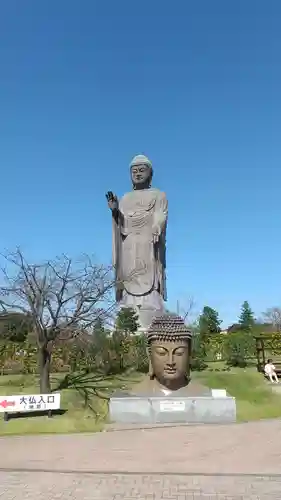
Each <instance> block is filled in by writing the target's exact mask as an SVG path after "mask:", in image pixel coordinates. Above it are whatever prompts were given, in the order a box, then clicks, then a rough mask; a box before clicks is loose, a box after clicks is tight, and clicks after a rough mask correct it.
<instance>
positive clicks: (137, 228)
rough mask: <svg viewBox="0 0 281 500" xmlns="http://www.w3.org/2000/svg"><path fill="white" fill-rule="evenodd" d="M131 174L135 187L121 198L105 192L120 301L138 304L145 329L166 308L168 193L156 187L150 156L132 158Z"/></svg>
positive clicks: (136, 309) (118, 298) (142, 326)
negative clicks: (154, 185) (109, 213)
mask: <svg viewBox="0 0 281 500" xmlns="http://www.w3.org/2000/svg"><path fill="white" fill-rule="evenodd" d="M130 174H131V181H132V187H133V189H132V190H131V191H130V192H128V193H126V194H125V195H124V196H123V197H122V198H121V199H120V200H118V198H117V196H116V195H115V194H113V192H112V191H108V193H107V194H106V198H107V201H108V206H109V208H110V209H111V212H112V224H113V238H112V259H113V267H114V269H115V278H116V300H117V303H118V304H119V306H120V307H131V308H133V309H135V311H136V312H137V313H138V316H139V323H140V327H141V329H142V331H144V332H146V331H147V329H148V327H149V326H150V324H151V321H152V320H153V318H154V317H155V316H161V315H162V314H163V312H164V304H163V301H165V300H166V226H167V217H168V202H167V198H166V195H165V193H163V192H162V191H160V190H159V189H157V188H154V187H151V183H152V176H153V169H152V164H151V162H150V160H149V159H148V158H147V157H146V156H144V155H137V156H135V157H134V158H133V160H132V161H131V164H130Z"/></svg>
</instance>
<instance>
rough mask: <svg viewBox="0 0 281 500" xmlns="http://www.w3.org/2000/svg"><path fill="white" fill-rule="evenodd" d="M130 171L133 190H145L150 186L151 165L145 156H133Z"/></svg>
mask: <svg viewBox="0 0 281 500" xmlns="http://www.w3.org/2000/svg"><path fill="white" fill-rule="evenodd" d="M130 169H131V179H132V184H133V187H134V189H147V188H149V187H150V186H151V181H152V175H153V170H152V163H151V161H150V160H149V159H148V158H147V157H146V156H144V155H137V156H135V157H134V158H133V159H132V161H131V164H130Z"/></svg>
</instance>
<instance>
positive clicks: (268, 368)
mask: <svg viewBox="0 0 281 500" xmlns="http://www.w3.org/2000/svg"><path fill="white" fill-rule="evenodd" d="M264 373H265V374H266V375H268V377H269V380H270V382H272V383H273V382H276V383H277V384H278V377H277V375H276V372H275V366H274V364H273V363H272V359H268V360H267V363H266V365H265V367H264ZM273 379H274V380H273Z"/></svg>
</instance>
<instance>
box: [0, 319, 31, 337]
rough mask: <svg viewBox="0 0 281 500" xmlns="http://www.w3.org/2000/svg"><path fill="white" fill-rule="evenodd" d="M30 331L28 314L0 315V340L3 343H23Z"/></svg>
mask: <svg viewBox="0 0 281 500" xmlns="http://www.w3.org/2000/svg"><path fill="white" fill-rule="evenodd" d="M32 329H33V323H32V318H31V316H29V315H28V314H24V313H20V312H7V313H2V314H0V338H1V339H3V340H4V341H7V340H8V341H10V342H16V343H22V342H25V341H26V338H27V335H28V334H29V333H30V332H32Z"/></svg>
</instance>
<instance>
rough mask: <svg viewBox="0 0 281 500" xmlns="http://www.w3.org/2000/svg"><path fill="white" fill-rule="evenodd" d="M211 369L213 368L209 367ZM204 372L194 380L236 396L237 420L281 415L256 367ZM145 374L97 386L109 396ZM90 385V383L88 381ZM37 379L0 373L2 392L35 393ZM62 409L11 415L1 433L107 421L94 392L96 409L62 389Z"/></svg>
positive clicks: (98, 425)
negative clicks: (50, 414)
mask: <svg viewBox="0 0 281 500" xmlns="http://www.w3.org/2000/svg"><path fill="white" fill-rule="evenodd" d="M210 368H211V369H210ZM210 368H209V369H207V370H204V371H203V372H193V373H192V379H193V380H197V381H198V382H201V383H202V384H203V385H205V386H207V387H210V388H212V389H226V391H227V392H228V393H229V394H230V395H231V396H234V397H235V398H236V402H237V420H238V421H248V420H259V419H265V418H277V417H281V394H280V395H278V394H276V393H273V392H272V388H271V385H270V384H269V383H268V382H266V381H265V380H264V378H263V376H262V375H261V374H260V373H258V372H257V371H256V369H255V368H251V367H250V368H247V369H245V370H244V369H242V368H234V369H232V370H231V371H230V372H225V371H215V369H218V370H220V369H222V368H223V363H221V364H220V365H218V364H216V365H215V366H214V367H213V366H212V365H211V366H210ZM142 377H143V375H140V374H132V375H130V376H127V377H111V378H110V377H108V378H107V379H106V380H104V381H103V382H99V383H96V384H95V386H96V387H97V388H98V390H99V391H100V392H101V393H102V394H106V395H107V396H109V395H110V393H112V392H113V391H114V389H117V388H121V387H122V388H129V387H131V386H132V385H133V384H134V383H135V382H139V381H140V380H141V378H142ZM62 378H63V376H62V375H53V376H52V387H53V388H55V387H56V386H58V384H59V382H61V380H62ZM88 385H89V387H90V386H91V382H89V383H88ZM38 387H39V385H38V379H37V377H35V376H31V375H11V376H0V395H12V394H15V395H16V394H36V393H38ZM60 392H61V397H62V400H61V408H62V409H64V410H66V412H65V413H64V414H63V415H56V416H54V417H53V418H50V419H49V418H48V417H47V416H33V417H31V416H28V417H24V418H12V419H11V420H9V422H4V420H3V419H0V435H8V434H40V433H59V434H62V433H72V432H97V431H101V430H102V429H103V428H104V425H105V423H106V421H107V407H108V405H107V400H106V399H104V398H102V397H100V395H96V396H95V395H93V394H91V396H90V399H89V402H90V404H91V406H92V408H93V410H94V411H92V410H90V409H89V408H86V407H85V404H84V403H85V400H84V397H83V394H81V392H80V393H79V391H77V390H75V389H73V388H72V389H62V390H60ZM0 415H1V414H0Z"/></svg>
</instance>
